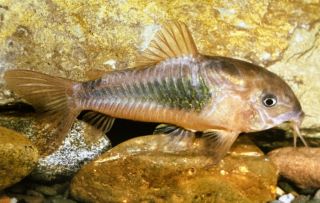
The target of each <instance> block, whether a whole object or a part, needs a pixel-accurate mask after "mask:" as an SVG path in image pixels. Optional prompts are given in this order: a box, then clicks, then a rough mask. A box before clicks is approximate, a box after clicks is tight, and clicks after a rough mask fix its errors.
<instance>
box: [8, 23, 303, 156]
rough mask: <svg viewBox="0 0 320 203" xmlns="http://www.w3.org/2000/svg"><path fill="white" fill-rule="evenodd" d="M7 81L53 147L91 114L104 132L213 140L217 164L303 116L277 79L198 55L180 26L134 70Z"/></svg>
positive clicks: (19, 73)
mask: <svg viewBox="0 0 320 203" xmlns="http://www.w3.org/2000/svg"><path fill="white" fill-rule="evenodd" d="M5 79H6V81H7V85H8V87H9V89H11V90H13V91H15V92H16V93H17V94H19V95H21V96H22V97H23V98H25V99H26V100H27V101H28V102H30V103H31V104H32V105H34V106H35V108H36V109H38V110H39V111H40V112H42V113H45V114H46V115H47V117H50V118H51V121H52V122H53V123H54V125H55V126H57V128H56V130H57V137H56V138H52V139H51V142H53V143H59V142H61V140H62V138H63V137H64V135H65V134H66V132H68V130H69V128H70V127H71V125H72V122H73V121H74V119H75V118H76V117H77V116H78V114H79V113H80V112H81V111H83V110H89V113H88V114H86V115H85V116H84V119H85V120H87V121H89V122H91V123H92V124H93V125H95V126H96V127H97V128H99V129H102V130H104V131H105V132H107V131H108V130H109V129H110V128H111V126H112V123H113V121H114V118H125V119H131V120H138V121H144V122H157V123H166V124H169V125H166V126H162V127H160V128H158V129H157V130H156V131H158V132H160V133H168V134H171V135H173V136H184V137H190V140H192V139H194V136H195V132H199V131H200V132H202V133H203V137H204V138H212V137H214V141H212V140H211V141H210V139H208V142H213V144H212V145H211V144H210V145H208V146H210V147H212V148H214V149H216V153H217V157H216V158H215V159H216V160H217V161H218V160H220V159H221V157H222V156H223V155H224V154H225V153H226V152H227V151H228V149H229V148H230V146H231V145H232V143H233V142H234V140H235V139H236V137H237V136H238V135H239V133H241V132H253V131H259V130H264V129H268V128H271V127H274V126H276V125H278V124H280V123H283V122H286V121H291V122H293V123H295V125H294V126H299V125H300V123H301V122H302V119H303V115H304V114H303V111H302V109H301V105H300V103H299V101H298V99H297V98H296V96H295V95H294V93H293V91H292V90H291V88H290V87H289V86H288V85H287V84H286V83H285V82H284V81H283V80H282V79H281V78H280V77H278V76H277V75H275V74H274V73H271V72H270V71H268V70H266V69H264V68H262V67H260V66H257V65H254V64H251V63H248V62H245V61H241V60H237V59H232V58H227V57H220V56H206V55H202V54H200V53H199V52H198V51H197V49H196V46H195V43H194V42H193V39H192V37H191V34H190V32H189V30H188V29H187V27H186V26H185V24H183V23H171V24H169V25H167V26H165V27H164V28H163V30H160V31H159V32H158V33H157V35H156V37H155V39H154V40H153V41H152V42H151V43H150V46H149V48H148V49H147V50H145V52H144V53H143V54H142V55H141V56H140V58H138V61H137V65H136V67H135V68H129V69H125V70H117V71H113V72H111V73H108V74H105V75H104V76H103V77H101V78H99V79H97V80H93V81H88V82H83V83H78V82H74V81H70V80H66V79H62V78H57V77H52V76H48V75H45V74H41V73H36V72H32V71H26V70H10V71H7V72H6V74H5ZM295 129H296V132H297V133H298V135H300V134H299V132H298V127H296V128H295ZM58 138H59V139H58ZM191 138H192V139H191ZM57 140H58V141H57ZM46 150H47V151H49V150H48V149H46Z"/></svg>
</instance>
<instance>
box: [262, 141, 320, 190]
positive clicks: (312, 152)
mask: <svg viewBox="0 0 320 203" xmlns="http://www.w3.org/2000/svg"><path fill="white" fill-rule="evenodd" d="M319 154H320V148H306V147H300V148H293V147H285V148H279V149H276V150H273V151H271V152H270V153H269V154H268V155H269V157H270V159H271V160H272V161H273V162H274V163H275V164H276V165H277V167H278V169H279V172H280V175H282V176H284V177H285V178H287V179H289V180H291V181H293V182H294V183H296V184H297V185H298V186H299V187H301V188H320V170H319V169H320V156H319Z"/></svg>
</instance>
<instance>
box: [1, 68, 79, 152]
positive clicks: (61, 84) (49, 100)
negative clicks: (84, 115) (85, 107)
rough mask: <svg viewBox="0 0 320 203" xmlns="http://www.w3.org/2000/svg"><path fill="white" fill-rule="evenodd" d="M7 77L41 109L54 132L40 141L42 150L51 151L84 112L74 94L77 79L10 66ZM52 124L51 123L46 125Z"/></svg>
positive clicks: (9, 86) (42, 115)
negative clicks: (77, 105) (72, 79)
mask: <svg viewBox="0 0 320 203" xmlns="http://www.w3.org/2000/svg"><path fill="white" fill-rule="evenodd" d="M4 79H5V81H6V85H7V87H8V89H10V90H12V91H13V92H14V93H16V94H17V95H18V96H21V97H22V98H23V99H25V100H26V101H27V102H29V103H30V104H31V105H32V106H33V107H34V108H35V109H36V111H37V112H40V113H41V114H40V115H41V118H42V119H43V120H44V121H45V122H42V123H47V124H49V130H50V133H49V135H48V136H46V137H45V139H39V140H41V141H38V142H39V143H36V145H37V146H38V148H39V151H40V152H41V154H51V153H52V152H54V151H55V150H56V149H57V148H58V147H59V146H60V144H61V143H62V141H63V140H64V138H65V136H66V135H67V133H68V131H69V130H70V128H71V127H72V124H73V122H74V120H75V119H76V117H77V116H78V115H79V113H80V112H81V110H80V109H77V107H76V105H75V102H74V98H73V91H74V90H73V89H74V88H73V87H74V85H75V84H77V83H76V82H73V81H71V80H68V79H63V78H59V77H53V76H50V75H46V74H43V73H38V72H34V71H29V70H8V71H6V72H5V75H4ZM46 126H48V125H46Z"/></svg>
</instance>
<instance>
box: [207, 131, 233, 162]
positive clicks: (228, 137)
mask: <svg viewBox="0 0 320 203" xmlns="http://www.w3.org/2000/svg"><path fill="white" fill-rule="evenodd" d="M238 135H239V133H238V132H232V131H208V132H204V133H203V135H202V139H203V142H204V143H203V144H204V146H205V147H206V148H207V150H208V152H209V154H212V155H213V157H212V158H213V162H214V163H218V162H219V161H220V160H221V159H222V158H223V157H224V156H225V155H226V154H227V153H228V151H229V149H230V148H231V146H232V144H233V143H234V142H235V140H236V139H237V137H238Z"/></svg>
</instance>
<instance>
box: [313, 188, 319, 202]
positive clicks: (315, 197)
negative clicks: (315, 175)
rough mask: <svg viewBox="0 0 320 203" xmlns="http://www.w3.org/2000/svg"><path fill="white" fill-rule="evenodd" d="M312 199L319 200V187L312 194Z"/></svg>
mask: <svg viewBox="0 0 320 203" xmlns="http://www.w3.org/2000/svg"><path fill="white" fill-rule="evenodd" d="M313 199H315V200H320V189H319V190H318V191H317V192H316V193H315V194H314V197H313Z"/></svg>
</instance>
